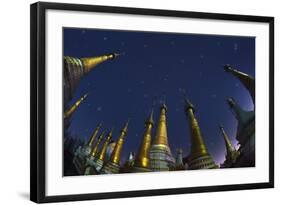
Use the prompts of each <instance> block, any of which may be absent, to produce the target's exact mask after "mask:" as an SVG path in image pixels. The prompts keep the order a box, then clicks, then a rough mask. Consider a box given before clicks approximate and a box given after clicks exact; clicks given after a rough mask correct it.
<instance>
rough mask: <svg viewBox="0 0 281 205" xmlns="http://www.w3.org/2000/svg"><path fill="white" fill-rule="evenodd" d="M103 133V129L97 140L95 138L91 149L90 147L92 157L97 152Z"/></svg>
mask: <svg viewBox="0 0 281 205" xmlns="http://www.w3.org/2000/svg"><path fill="white" fill-rule="evenodd" d="M104 134H105V131H103V132H102V133H101V135H100V136H99V137H98V140H97V142H96V144H95V146H94V147H93V149H92V152H91V157H93V158H94V157H95V156H96V154H97V152H98V148H99V145H100V143H101V141H102V139H103V136H104Z"/></svg>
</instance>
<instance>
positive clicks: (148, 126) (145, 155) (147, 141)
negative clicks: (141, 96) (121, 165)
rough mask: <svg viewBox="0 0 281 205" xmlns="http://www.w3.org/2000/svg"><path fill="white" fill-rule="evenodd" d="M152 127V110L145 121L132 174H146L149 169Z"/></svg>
mask: <svg viewBox="0 0 281 205" xmlns="http://www.w3.org/2000/svg"><path fill="white" fill-rule="evenodd" d="M153 126H154V121H153V109H152V110H151V112H150V115H149V117H148V119H147V120H146V121H145V131H144V134H143V139H142V142H141V144H140V147H139V150H138V152H137V154H136V157H135V162H134V166H133V167H132V172H147V171H150V169H149V162H150V159H149V150H150V146H151V133H152V128H153Z"/></svg>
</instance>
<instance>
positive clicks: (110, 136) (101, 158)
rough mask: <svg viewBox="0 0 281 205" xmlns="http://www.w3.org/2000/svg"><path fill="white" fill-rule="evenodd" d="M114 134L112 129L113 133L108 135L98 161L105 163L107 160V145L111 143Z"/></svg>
mask: <svg viewBox="0 0 281 205" xmlns="http://www.w3.org/2000/svg"><path fill="white" fill-rule="evenodd" d="M112 133H113V129H111V131H110V132H109V133H108V135H107V136H106V140H105V141H104V143H103V145H102V148H101V151H100V153H99V155H98V159H100V160H102V161H104V159H105V155H106V149H107V145H108V143H109V142H110V140H111V138H112Z"/></svg>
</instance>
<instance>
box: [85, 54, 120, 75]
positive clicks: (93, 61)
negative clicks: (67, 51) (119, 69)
mask: <svg viewBox="0 0 281 205" xmlns="http://www.w3.org/2000/svg"><path fill="white" fill-rule="evenodd" d="M117 56H119V54H117V53H110V54H106V55H102V56H95V57H89V58H80V60H81V61H82V64H83V67H84V73H85V74H86V73H89V72H90V71H91V70H92V69H93V68H94V67H96V66H97V65H98V64H101V63H103V62H105V61H107V60H112V59H114V58H116V57H117Z"/></svg>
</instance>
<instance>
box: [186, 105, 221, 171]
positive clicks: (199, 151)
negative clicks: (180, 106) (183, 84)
mask: <svg viewBox="0 0 281 205" xmlns="http://www.w3.org/2000/svg"><path fill="white" fill-rule="evenodd" d="M185 112H186V115H187V116H188V119H189V125H190V134H191V151H190V154H189V156H188V160H187V161H188V162H187V163H188V169H212V168H218V166H217V165H216V164H215V163H214V160H213V159H212V157H211V155H210V154H209V153H208V151H207V148H206V145H205V143H204V140H203V136H202V134H201V130H200V127H199V124H198V121H197V120H196V118H195V116H194V106H193V105H192V104H191V103H190V102H189V100H187V99H185Z"/></svg>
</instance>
